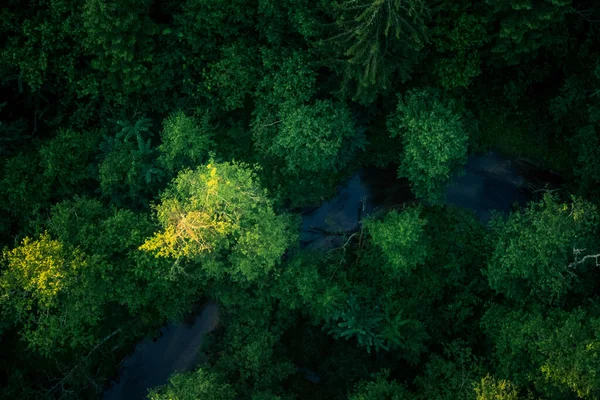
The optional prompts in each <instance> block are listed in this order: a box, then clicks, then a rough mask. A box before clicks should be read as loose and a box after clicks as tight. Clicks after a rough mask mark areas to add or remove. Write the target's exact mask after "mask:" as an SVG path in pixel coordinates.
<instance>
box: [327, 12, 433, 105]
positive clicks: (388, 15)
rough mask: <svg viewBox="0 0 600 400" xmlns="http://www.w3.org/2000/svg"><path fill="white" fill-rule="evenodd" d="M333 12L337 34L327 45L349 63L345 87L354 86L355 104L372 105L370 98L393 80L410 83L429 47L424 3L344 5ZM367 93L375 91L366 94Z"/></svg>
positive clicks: (345, 68) (346, 64) (426, 14)
mask: <svg viewBox="0 0 600 400" xmlns="http://www.w3.org/2000/svg"><path fill="white" fill-rule="evenodd" d="M334 4H335V3H334ZM334 10H335V11H334V12H335V14H336V25H337V27H338V29H339V33H338V34H337V35H335V36H333V37H332V38H330V39H329V40H328V42H330V43H331V42H333V43H334V45H335V47H337V48H338V51H339V52H340V53H341V55H342V56H343V57H344V58H345V59H346V63H345V65H344V67H343V68H344V69H343V75H344V78H345V80H346V84H348V83H352V82H355V83H356V88H357V90H356V92H355V97H356V98H364V99H365V100H367V101H369V102H370V101H372V100H373V97H372V93H373V92H375V93H377V92H378V91H380V90H382V89H386V88H388V87H389V86H390V85H391V82H392V81H393V79H392V77H394V74H396V75H397V79H399V80H401V81H403V82H404V81H406V80H408V78H409V76H410V72H411V70H412V68H413V66H414V64H415V61H416V54H417V52H418V51H419V50H421V49H422V48H423V46H424V44H425V42H426V29H425V23H426V20H427V19H428V17H429V10H428V8H427V4H426V2H424V1H421V0H361V1H341V2H339V3H337V4H335V5H334ZM326 43H327V42H326ZM392 60H393V61H392ZM365 89H371V90H373V89H374V90H373V92H371V94H364V91H365ZM359 96H360V97H359ZM363 101H364V100H363Z"/></svg>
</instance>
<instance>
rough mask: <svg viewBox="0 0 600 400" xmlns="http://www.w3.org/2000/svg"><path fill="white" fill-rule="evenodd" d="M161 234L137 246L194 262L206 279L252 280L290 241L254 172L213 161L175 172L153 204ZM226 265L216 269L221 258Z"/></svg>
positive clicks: (283, 218)
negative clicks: (172, 178)
mask: <svg viewBox="0 0 600 400" xmlns="http://www.w3.org/2000/svg"><path fill="white" fill-rule="evenodd" d="M156 213H157V218H158V222H159V223H160V225H161V227H162V230H161V231H160V232H158V233H156V234H155V235H154V237H152V238H150V239H148V240H147V241H146V243H145V244H144V245H143V246H142V247H141V248H142V249H143V250H149V251H153V252H155V253H156V255H157V256H161V257H174V258H177V259H179V258H181V257H183V258H187V259H198V260H201V261H202V266H203V268H204V270H205V271H206V272H207V273H208V274H209V275H211V276H217V277H218V276H222V275H223V273H224V272H228V273H229V274H230V275H231V277H232V278H233V279H237V280H239V279H242V280H254V279H256V278H258V277H259V276H261V275H262V274H264V273H266V272H268V271H269V270H271V269H272V268H273V267H274V266H275V264H276V263H277V262H278V261H279V258H280V257H281V256H282V255H283V253H284V251H285V250H286V248H287V246H288V245H289V244H290V243H291V242H292V241H293V240H294V235H292V234H291V232H290V230H289V226H288V224H289V219H288V218H287V217H286V216H278V215H276V214H275V213H274V211H273V208H272V205H271V201H270V200H269V198H268V197H267V193H266V191H265V190H264V189H262V188H261V187H260V183H259V181H258V178H257V177H256V174H255V172H254V170H253V169H252V168H251V167H249V166H247V165H245V164H238V163H214V162H211V163H209V164H208V165H206V166H203V167H199V168H198V169H196V170H186V171H184V172H181V173H180V174H179V175H178V176H177V178H176V179H175V180H174V181H173V182H172V184H171V186H170V187H169V188H168V189H167V190H166V191H165V192H164V193H163V195H162V198H161V202H160V204H159V205H157V206H156ZM224 254H228V256H229V262H226V263H225V264H224V265H222V262H223V261H224V259H223V257H222V256H223V255H224Z"/></svg>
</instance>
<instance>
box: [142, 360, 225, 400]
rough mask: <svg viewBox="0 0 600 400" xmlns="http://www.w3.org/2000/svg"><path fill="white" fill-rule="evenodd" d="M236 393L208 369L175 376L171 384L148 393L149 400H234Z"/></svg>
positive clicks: (170, 381) (170, 380) (171, 379)
mask: <svg viewBox="0 0 600 400" xmlns="http://www.w3.org/2000/svg"><path fill="white" fill-rule="evenodd" d="M235 398H236V393H235V391H234V389H233V387H231V385H229V384H228V383H226V382H224V380H223V378H222V377H220V376H219V375H218V374H216V373H214V372H212V371H210V369H207V368H200V369H197V370H196V371H193V372H183V373H179V374H175V375H173V376H172V377H171V378H170V379H169V383H168V384H166V385H164V386H161V387H159V388H154V389H151V390H150V393H148V399H149V400H197V399H206V400H233V399H235Z"/></svg>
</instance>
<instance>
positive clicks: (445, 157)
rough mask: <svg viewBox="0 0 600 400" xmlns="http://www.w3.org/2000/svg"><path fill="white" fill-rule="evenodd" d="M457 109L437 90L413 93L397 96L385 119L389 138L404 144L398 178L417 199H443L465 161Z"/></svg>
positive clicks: (465, 141) (463, 135) (464, 139)
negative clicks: (404, 181)
mask: <svg viewBox="0 0 600 400" xmlns="http://www.w3.org/2000/svg"><path fill="white" fill-rule="evenodd" d="M457 108H458V106H457V104H456V102H455V101H454V100H452V99H444V98H443V97H442V94H441V93H440V92H438V91H437V90H434V89H419V90H412V91H409V92H408V93H407V94H406V95H405V96H399V98H398V106H397V108H396V111H395V113H393V114H392V115H391V116H390V117H389V119H388V125H387V126H388V131H389V132H390V135H392V137H400V138H401V140H402V142H403V144H404V152H403V154H402V159H401V164H400V167H399V169H398V175H399V176H400V177H406V178H408V179H409V180H410V181H411V185H412V188H413V191H414V192H415V194H416V195H417V197H421V198H425V199H427V200H428V201H430V202H432V203H438V202H440V201H441V200H442V199H443V193H444V190H445V187H446V185H447V184H448V183H449V182H450V179H451V178H452V176H453V175H454V174H456V173H457V172H459V171H460V169H461V167H462V166H463V165H464V163H465V162H466V160H467V144H468V139H469V135H468V133H467V132H466V130H465V127H464V124H463V121H462V118H461V116H460V114H459V112H458V109H457Z"/></svg>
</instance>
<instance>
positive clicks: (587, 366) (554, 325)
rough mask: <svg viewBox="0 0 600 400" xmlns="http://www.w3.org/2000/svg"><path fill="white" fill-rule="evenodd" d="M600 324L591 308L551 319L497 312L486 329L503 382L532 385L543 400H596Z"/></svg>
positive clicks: (494, 309)
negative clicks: (505, 379) (546, 399)
mask: <svg viewBox="0 0 600 400" xmlns="http://www.w3.org/2000/svg"><path fill="white" fill-rule="evenodd" d="M599 321H600V320H599V319H598V307H597V305H595V304H592V305H591V307H589V308H588V309H583V308H576V309H573V310H572V311H564V310H560V309H551V310H549V311H548V312H547V313H542V312H540V311H530V312H527V311H521V310H510V309H507V308H502V307H492V308H491V309H490V310H489V311H488V312H487V313H486V315H485V316H484V318H483V319H482V324H483V326H484V328H485V330H486V332H487V334H488V335H489V337H490V338H491V340H492V341H493V343H494V356H495V358H496V359H497V360H498V363H499V372H501V373H502V375H503V376H507V377H510V379H511V381H513V382H514V383H516V384H517V385H519V386H521V385H523V386H526V385H529V384H533V385H534V386H535V389H536V391H537V392H538V393H540V394H541V395H542V396H543V397H544V398H550V399H553V398H567V397H569V396H573V395H575V396H577V398H582V399H594V398H597V397H598V394H599V393H600V379H599V378H598V376H597V372H596V371H597V369H598V365H599V361H600V358H599V357H598V346H599V344H600V342H599V334H598V326H599V325H598V324H599ZM509 398H510V397H509Z"/></svg>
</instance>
